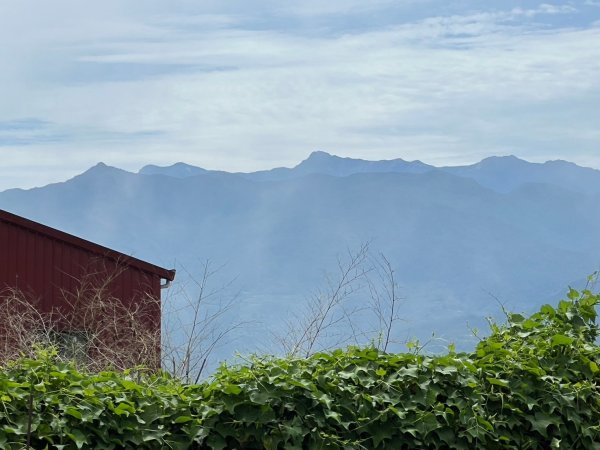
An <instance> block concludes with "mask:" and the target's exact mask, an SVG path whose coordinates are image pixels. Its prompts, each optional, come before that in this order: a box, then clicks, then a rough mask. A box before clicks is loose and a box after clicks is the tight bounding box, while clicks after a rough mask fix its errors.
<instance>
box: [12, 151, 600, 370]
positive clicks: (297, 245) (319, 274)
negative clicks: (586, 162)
mask: <svg viewBox="0 0 600 450" xmlns="http://www.w3.org/2000/svg"><path fill="white" fill-rule="evenodd" d="M599 206H600V171H598V170H595V169H591V168H585V167H580V166H577V165H575V164H573V163H570V162H566V161H549V162H546V163H543V164H540V163H530V162H527V161H524V160H521V159H518V158H516V157H514V156H504V157H491V158H487V159H484V160H483V161H481V162H479V163H477V164H473V165H468V166H458V167H456V166H455V167H434V166H431V165H428V164H425V163H422V162H420V161H412V162H409V161H404V160H402V159H394V160H385V161H366V160H360V159H351V158H341V157H338V156H334V155H330V154H328V153H325V152H322V151H317V152H313V153H312V154H311V155H310V156H309V157H308V158H307V159H306V160H304V161H302V162H301V163H300V164H298V165H297V166H295V167H293V168H275V169H272V170H266V171H259V172H252V173H228V172H224V171H211V170H205V169H202V168H199V167H194V166H191V165H187V164H184V163H178V164H175V165H172V166H169V167H160V166H154V165H148V166H145V167H143V168H142V169H141V170H140V171H139V172H138V173H132V172H127V171H124V170H121V169H117V168H114V167H109V166H106V165H104V164H102V163H100V164H98V165H96V166H94V167H92V168H91V169H89V170H87V171H86V172H84V173H82V174H81V175H78V176H76V177H74V178H72V179H70V180H67V181H65V182H62V183H56V184H51V185H48V186H44V187H41V188H34V189H29V190H21V189H11V190H7V191H4V192H0V208H2V209H5V210H8V211H10V212H13V213H16V214H20V215H23V216H25V217H28V218H30V219H32V220H36V221H39V222H42V223H44V224H47V225H50V226H53V227H56V228H59V229H62V230H64V231H67V232H69V233H73V234H75V235H78V236H81V237H84V238H86V239H89V240H92V241H95V242H98V243H100V244H102V245H106V246H109V247H112V248H115V249H117V250H119V251H122V252H125V253H128V254H132V255H134V256H136V257H140V258H143V259H147V260H149V261H151V262H153V263H156V264H159V265H162V266H166V267H175V268H177V269H178V279H179V280H180V283H182V284H186V283H187V286H191V287H190V289H193V287H192V286H194V283H193V282H190V281H189V280H190V275H192V276H193V275H196V274H198V271H199V270H200V267H201V265H202V263H203V261H206V260H211V261H213V262H214V263H215V264H216V265H217V266H219V265H221V264H224V265H225V266H224V267H223V268H222V269H221V270H220V271H219V273H218V274H217V275H216V279H215V283H216V284H217V285H220V284H226V282H227V280H229V279H231V278H236V281H235V283H234V285H235V289H236V292H238V299H237V300H236V301H237V302H238V306H237V307H236V308H235V310H234V311H232V313H233V314H234V315H235V316H236V317H237V318H238V319H242V320H251V321H253V323H254V325H251V326H250V328H247V329H245V330H244V331H240V332H239V333H238V335H237V336H234V337H237V339H233V340H232V342H230V343H229V345H228V346H225V347H224V348H222V349H221V353H219V354H218V357H220V358H223V357H226V356H227V355H228V354H230V353H231V352H233V351H234V350H236V349H237V350H241V351H243V352H246V351H252V350H257V349H266V350H267V351H275V349H274V348H273V347H271V346H270V345H271V341H272V339H271V340H270V336H269V333H265V329H268V330H274V331H275V332H277V330H279V331H280V332H281V331H282V324H283V323H284V322H285V320H286V319H290V318H294V317H295V316H296V315H297V314H299V311H301V310H302V307H303V305H304V304H305V303H306V299H307V298H308V297H310V296H311V295H312V294H314V293H315V292H317V291H318V289H319V288H320V287H323V286H324V283H325V282H326V281H325V280H326V279H327V274H329V277H330V279H334V278H335V275H336V270H337V264H338V259H339V258H341V260H342V262H343V261H344V258H345V255H346V254H347V251H350V252H352V251H353V249H357V248H359V247H360V246H361V245H362V244H364V243H366V242H369V243H370V244H369V245H370V248H371V250H372V251H373V253H374V254H377V253H378V252H381V253H383V254H384V255H385V256H386V258H387V259H388V260H389V261H390V263H391V265H392V266H393V268H394V271H395V276H396V280H397V281H398V284H399V287H400V295H401V297H402V299H403V300H402V303H401V308H400V311H399V312H400V316H401V318H402V321H400V322H398V327H397V330H396V333H395V338H396V339H397V340H398V341H399V342H400V341H403V340H405V339H406V338H411V337H416V338H419V339H421V340H427V339H429V336H431V333H432V332H435V333H436V335H437V336H439V337H440V339H443V340H440V341H436V342H448V341H454V342H457V343H458V344H459V345H467V343H468V342H471V341H470V340H471V339H472V338H471V337H469V336H470V335H471V333H470V331H469V327H484V326H485V324H484V322H483V321H482V318H483V317H485V316H487V315H490V316H498V314H501V308H500V307H499V305H498V302H500V303H502V304H504V305H506V307H508V308H509V309H513V310H525V311H530V310H532V309H534V308H536V307H537V306H539V304H541V303H545V302H548V301H553V300H555V299H556V298H557V297H558V296H560V295H561V294H562V293H563V292H564V290H565V289H566V287H567V286H568V285H576V286H578V285H580V284H581V283H582V280H584V279H585V277H586V276H587V275H588V274H590V273H592V272H593V271H595V270H597V269H598V267H599V266H600V233H599V232H598V230H599V229H600V227H599V226H600V207H599ZM173 295H174V294H173ZM172 301H175V302H176V301H177V299H176V298H174V299H173V300H172ZM353 301H355V302H359V303H360V302H363V303H366V302H367V301H368V294H367V292H366V290H362V291H359V292H358V294H356V299H355V300H353ZM234 319H235V317H234V318H232V319H231V320H234ZM252 326H254V328H252Z"/></svg>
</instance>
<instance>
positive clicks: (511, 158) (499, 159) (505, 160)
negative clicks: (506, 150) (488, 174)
mask: <svg viewBox="0 0 600 450" xmlns="http://www.w3.org/2000/svg"><path fill="white" fill-rule="evenodd" d="M522 163H528V161H525V160H524V159H521V158H518V157H516V156H515V155H504V156H489V157H487V158H484V159H482V160H481V162H479V164H482V165H486V164H522Z"/></svg>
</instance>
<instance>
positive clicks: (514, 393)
mask: <svg viewBox="0 0 600 450" xmlns="http://www.w3.org/2000/svg"><path fill="white" fill-rule="evenodd" d="M599 302H600V295H594V294H593V293H592V292H590V291H589V290H584V291H583V292H577V291H575V290H571V291H570V293H569V299H568V300H564V301H561V302H560V303H559V304H558V305H557V306H556V307H553V306H550V305H544V306H543V307H542V308H541V309H540V311H539V312H537V313H535V314H533V315H531V316H530V317H524V316H522V315H519V314H507V321H506V324H504V325H492V329H491V334H490V336H489V337H487V338H485V339H482V340H481V341H480V342H479V344H478V345H477V347H476V348H475V350H474V351H473V352H472V353H456V352H455V351H454V350H453V348H452V346H450V348H449V349H448V352H447V354H445V355H440V356H427V355H422V354H418V353H405V354H388V353H385V352H382V351H379V350H377V349H374V348H349V349H347V350H336V351H333V352H328V353H318V354H315V355H313V356H310V357H308V358H294V357H289V358H258V357H254V358H252V359H250V360H249V361H248V362H247V363H246V364H244V365H241V366H236V367H227V366H222V367H221V368H220V369H219V370H218V371H217V373H216V374H215V375H214V377H213V378H212V379H210V380H209V381H207V382H204V383H202V384H196V385H186V384H182V383H181V382H179V381H177V380H176V379H174V378H172V377H170V376H168V375H166V374H160V375H152V374H145V373H144V372H143V371H142V370H130V371H125V372H123V373H120V372H100V373H96V374H92V373H82V372H80V371H78V370H76V369H75V367H74V366H73V365H72V364H68V363H63V362H60V361H58V360H56V358H54V356H53V353H52V352H50V351H41V352H40V353H39V355H38V357H37V358H35V359H20V360H18V361H16V362H13V363H10V364H8V365H6V366H5V367H4V368H3V370H2V372H1V373H0V403H1V408H0V448H3V449H17V448H18V449H21V448H27V447H29V446H30V447H31V448H57V449H75V448H97V449H127V448H132V449H133V448H141V449H143V448H149V449H150V448H152V449H156V448H172V449H187V448H192V449H193V448H196V449H226V448H227V449H234V448H235V449H240V448H245V449H262V448H265V449H283V448H285V449H303V448H304V449H313V448H327V449H383V448H387V449H389V448H394V449H480V448H484V449H554V448H556V449H563V448H564V449H575V448H576V449H600V391H599V382H600V371H599V367H598V365H599V364H600V348H599V346H598V345H597V336H598V327H597V325H596V306H597V305H598V303H599Z"/></svg>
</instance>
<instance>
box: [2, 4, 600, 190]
mask: <svg viewBox="0 0 600 450" xmlns="http://www.w3.org/2000/svg"><path fill="white" fill-rule="evenodd" d="M0 42H2V46H0V67H1V68H2V70H0V158H1V162H0V190H4V189H8V188H13V187H22V188H29V187H32V186H41V185H45V184H47V183H50V182H56V181H63V180H65V179H68V178H70V177H72V176H74V175H76V174H78V173H81V172H83V171H84V170H86V169H87V168H89V167H91V166H93V165H95V164H96V163H97V162H100V161H102V162H104V163H106V164H109V165H113V166H116V167H120V168H123V169H126V170H130V171H137V170H138V169H139V168H141V167H142V166H144V165H146V164H158V165H170V164H173V163H175V162H178V161H183V162H186V163H189V164H193V165H197V166H201V167H204V168H208V169H221V170H228V171H253V170H260V169H266V168H272V167H277V166H288V167H290V166H294V165H296V164H297V163H298V162H300V161H301V160H303V159H305V158H306V157H307V156H308V154H309V153H310V152H312V151H314V150H323V151H327V152H329V153H332V154H336V155H340V156H348V157H355V158H363V159H392V158H403V159H405V160H415V159H419V160H421V161H424V162H426V163H429V164H434V165H460V164H470V163H474V162H477V161H479V160H481V159H483V158H485V157H488V156H491V155H508V154H514V155H516V156H518V157H520V158H523V159H526V160H529V161H534V162H543V161H546V160H552V159H566V160H569V161H573V162H576V163H578V164H580V165H584V166H589V167H595V168H598V169H600V126H599V124H600V0H581V1H567V2H565V1H562V2H553V3H542V2H539V1H521V2H516V1H512V0H487V1H485V2H484V1H468V0H369V1H364V0H360V1H359V0H328V1H323V0H303V1H289V0H254V1H252V2H248V1H247V0H231V1H227V2H223V1H218V0H169V1H167V0H161V1H159V0H128V1H122V0H103V1H101V2H82V1H81V0H53V1H52V2H43V1H39V0H0Z"/></svg>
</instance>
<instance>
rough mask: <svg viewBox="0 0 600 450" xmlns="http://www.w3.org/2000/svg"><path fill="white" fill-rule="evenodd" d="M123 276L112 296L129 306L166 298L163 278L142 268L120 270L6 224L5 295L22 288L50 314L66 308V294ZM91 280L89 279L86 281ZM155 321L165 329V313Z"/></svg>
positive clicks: (1, 249)
mask: <svg viewBox="0 0 600 450" xmlns="http://www.w3.org/2000/svg"><path fill="white" fill-rule="evenodd" d="M115 273H118V276H116V278H115V279H114V281H113V282H112V283H111V284H110V292H111V293H112V295H114V296H115V297H118V298H120V299H121V300H123V301H124V302H133V301H142V299H143V297H144V296H145V295H148V294H150V295H152V296H154V297H155V298H160V276H159V275H157V274H153V273H149V272H146V271H144V270H141V269H139V268H137V267H133V266H128V265H126V264H122V265H120V264H119V263H118V262H115V261H114V260H113V259H111V258H104V257H102V255H98V254H95V253H93V252H90V251H89V250H87V249H85V248H81V247H78V246H76V245H73V244H71V243H68V242H64V241H61V240H57V239H53V238H52V237H49V236H46V235H44V234H41V233H38V232H36V231H34V230H31V229H28V228H25V227H21V226H19V225H16V224H13V223H10V222H4V221H0V290H2V289H4V288H18V289H20V290H21V291H23V292H25V293H26V294H29V295H34V296H36V297H37V298H38V299H39V300H40V307H41V308H42V309H43V310H46V311H49V310H50V309H52V308H53V307H64V306H65V300H64V298H65V296H64V292H67V293H71V294H72V293H74V292H75V291H76V289H77V288H78V287H79V286H80V285H81V282H82V280H84V279H88V280H90V279H92V278H93V277H95V278H96V279H97V280H98V281H100V280H103V279H105V278H106V276H111V275H114V274H115ZM86 277H87V278H86ZM155 309H156V310H155V311H153V312H152V317H153V318H155V319H156V321H155V323H156V324H157V325H158V326H160V307H155Z"/></svg>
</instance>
